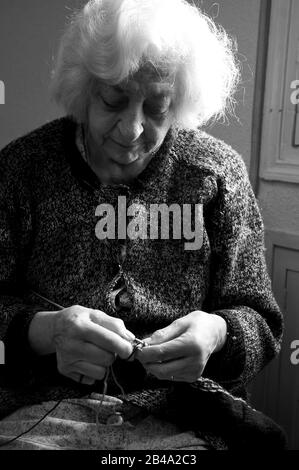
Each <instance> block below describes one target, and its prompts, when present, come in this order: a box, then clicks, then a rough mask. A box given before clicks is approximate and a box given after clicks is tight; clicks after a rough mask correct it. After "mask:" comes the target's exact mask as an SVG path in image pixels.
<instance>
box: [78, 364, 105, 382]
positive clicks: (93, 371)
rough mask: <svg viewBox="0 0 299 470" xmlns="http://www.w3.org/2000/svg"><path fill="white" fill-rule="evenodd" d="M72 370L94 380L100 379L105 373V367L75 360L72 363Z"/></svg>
mask: <svg viewBox="0 0 299 470" xmlns="http://www.w3.org/2000/svg"><path fill="white" fill-rule="evenodd" d="M72 367H73V372H77V373H79V374H82V375H84V377H85V376H86V377H89V378H92V379H95V380H102V379H103V378H104V377H105V375H106V368H105V367H101V366H96V365H95V364H90V363H89V362H85V361H77V362H76V363H74V364H73V365H72Z"/></svg>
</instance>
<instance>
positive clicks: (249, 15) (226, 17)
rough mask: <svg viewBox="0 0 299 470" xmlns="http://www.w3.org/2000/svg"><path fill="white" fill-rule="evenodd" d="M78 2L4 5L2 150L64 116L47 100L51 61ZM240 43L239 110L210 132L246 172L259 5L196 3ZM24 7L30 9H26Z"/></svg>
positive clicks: (0, 22)
mask: <svg viewBox="0 0 299 470" xmlns="http://www.w3.org/2000/svg"><path fill="white" fill-rule="evenodd" d="M83 3H84V2H82V1H80V0H64V1H63V2H62V1H61V0H51V2H49V1H47V0H26V2H25V3H24V2H22V1H21V0H1V2H0V48H1V49H0V57H1V62H0V80H3V81H4V83H5V85H6V104H5V105H1V106H0V148H2V147H3V146H4V145H5V144H6V143H8V142H9V141H10V140H12V139H14V138H15V137H17V136H20V135H22V134H24V133H25V132H28V131H30V130H31V129H33V128H35V127H37V126H39V125H41V124H43V123H44V122H46V121H49V120H51V119H54V118H55V117H57V116H58V115H60V114H61V111H60V110H59V109H58V108H57V107H56V106H55V104H54V103H51V101H50V98H49V90H48V87H49V77H50V72H51V67H52V57H53V55H54V54H55V50H56V48H57V44H58V38H59V37H60V35H61V33H62V31H63V27H64V22H65V18H66V16H67V15H69V14H70V8H73V7H78V6H79V5H80V4H83ZM195 3H197V4H198V5H199V6H201V7H202V8H203V9H204V11H206V12H207V13H208V14H210V15H211V16H213V17H214V18H215V17H217V18H215V21H217V22H219V23H220V24H222V25H223V26H224V27H225V28H226V29H227V30H228V32H229V33H230V34H232V35H233V36H236V37H237V39H238V43H239V51H240V59H241V60H242V63H243V83H242V86H241V89H240V91H239V93H238V95H237V99H238V100H239V104H238V106H237V107H236V115H237V116H238V118H239V121H237V119H236V118H230V124H229V125H219V124H218V125H216V126H214V127H213V128H212V129H209V132H211V133H212V134H214V135H216V136H218V137H220V138H222V139H224V140H225V141H227V142H228V143H230V144H231V145H232V146H233V147H234V148H235V149H236V150H237V151H239V152H240V153H241V154H242V155H243V158H244V160H245V161H246V164H247V167H248V168H249V164H250V153H251V145H250V142H251V117H252V116H251V114H252V101H253V88H254V77H253V75H254V68H255V60H256V49H257V33H258V17H259V5H260V0H250V1H248V0H219V1H218V7H217V4H215V2H213V1H211V0H204V1H200V0H197V2H195ZM25 5H26V6H25Z"/></svg>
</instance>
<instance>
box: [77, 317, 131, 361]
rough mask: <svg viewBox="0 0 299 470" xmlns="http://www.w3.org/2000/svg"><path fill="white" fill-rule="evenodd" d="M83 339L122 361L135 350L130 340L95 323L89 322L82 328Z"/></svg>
mask: <svg viewBox="0 0 299 470" xmlns="http://www.w3.org/2000/svg"><path fill="white" fill-rule="evenodd" d="M81 338H82V339H84V340H85V341H87V342H90V343H93V344H94V345H96V346H98V347H99V348H101V349H105V350H106V351H108V352H111V353H116V354H118V355H119V356H120V357H121V358H122V359H125V358H126V357H128V356H129V355H130V354H131V353H132V350H133V348H132V344H131V343H130V342H129V341H128V340H125V339H123V338H122V337H121V336H119V335H118V334H117V333H114V332H113V331H111V330H109V329H107V328H104V327H103V326H100V325H98V324H96V323H93V322H88V323H86V324H84V326H82V328H81Z"/></svg>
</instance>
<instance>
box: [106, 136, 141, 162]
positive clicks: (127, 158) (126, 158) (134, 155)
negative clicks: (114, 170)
mask: <svg viewBox="0 0 299 470" xmlns="http://www.w3.org/2000/svg"><path fill="white" fill-rule="evenodd" d="M110 141H111V142H112V143H113V146H115V147H117V148H118V149H119V150H121V152H120V153H119V154H118V153H116V155H113V156H112V157H111V160H112V161H113V162H114V163H117V164H118V165H124V166H126V165H130V164H131V163H134V162H135V161H136V160H138V157H139V155H138V152H137V149H138V146H137V145H124V144H121V143H119V142H117V141H115V140H113V139H111V138H110Z"/></svg>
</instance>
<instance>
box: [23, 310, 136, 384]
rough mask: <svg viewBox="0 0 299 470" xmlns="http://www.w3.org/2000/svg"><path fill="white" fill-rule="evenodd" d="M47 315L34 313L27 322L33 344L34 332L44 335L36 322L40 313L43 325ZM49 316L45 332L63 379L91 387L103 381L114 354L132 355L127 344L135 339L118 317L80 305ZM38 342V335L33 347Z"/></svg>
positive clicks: (124, 357)
mask: <svg viewBox="0 0 299 470" xmlns="http://www.w3.org/2000/svg"><path fill="white" fill-rule="evenodd" d="M47 313H50V312H39V313H37V314H36V316H35V317H34V319H33V321H32V322H31V323H32V325H31V329H30V330H29V339H30V341H31V344H33V345H34V336H35V337H37V334H38V332H39V333H40V332H41V331H42V332H43V334H45V333H46V332H45V331H44V330H45V328H42V325H41V324H40V323H38V322H41V320H42V318H43V314H44V320H45V321H44V325H45V326H46V317H47ZM51 314H52V316H51V318H52V321H51V323H52V328H50V329H49V330H48V332H49V331H50V332H51V336H52V341H51V343H52V345H53V348H54V349H55V352H56V356H57V368H58V371H59V372H60V373H61V374H62V375H65V376H66V377H69V378H71V379H73V380H75V381H77V382H79V381H81V382H82V383H84V384H88V385H91V384H93V383H94V382H95V381H96V380H101V379H103V378H104V376H105V373H106V369H107V367H109V366H110V365H111V364H112V363H113V362H114V361H115V359H116V356H117V355H118V356H120V357H121V358H122V359H126V358H127V357H129V356H130V354H131V353H132V350H133V348H132V344H131V342H132V340H133V339H134V338H135V336H134V335H133V333H131V332H130V331H129V330H127V329H126V327H125V325H124V322H123V321H122V320H121V319H119V318H114V317H111V316H109V315H107V314H106V313H104V312H102V311H101V310H93V309H89V308H86V307H82V306H81V305H74V306H72V307H68V308H65V309H63V310H60V311H58V312H55V314H54V312H51ZM48 321H49V319H48ZM38 342H39V343H41V335H40V334H39V340H38V341H36V344H35V346H36V347H37V346H38ZM35 349H36V348H35ZM42 353H45V351H44V352H41V354H42ZM81 379H82V380H81Z"/></svg>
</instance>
